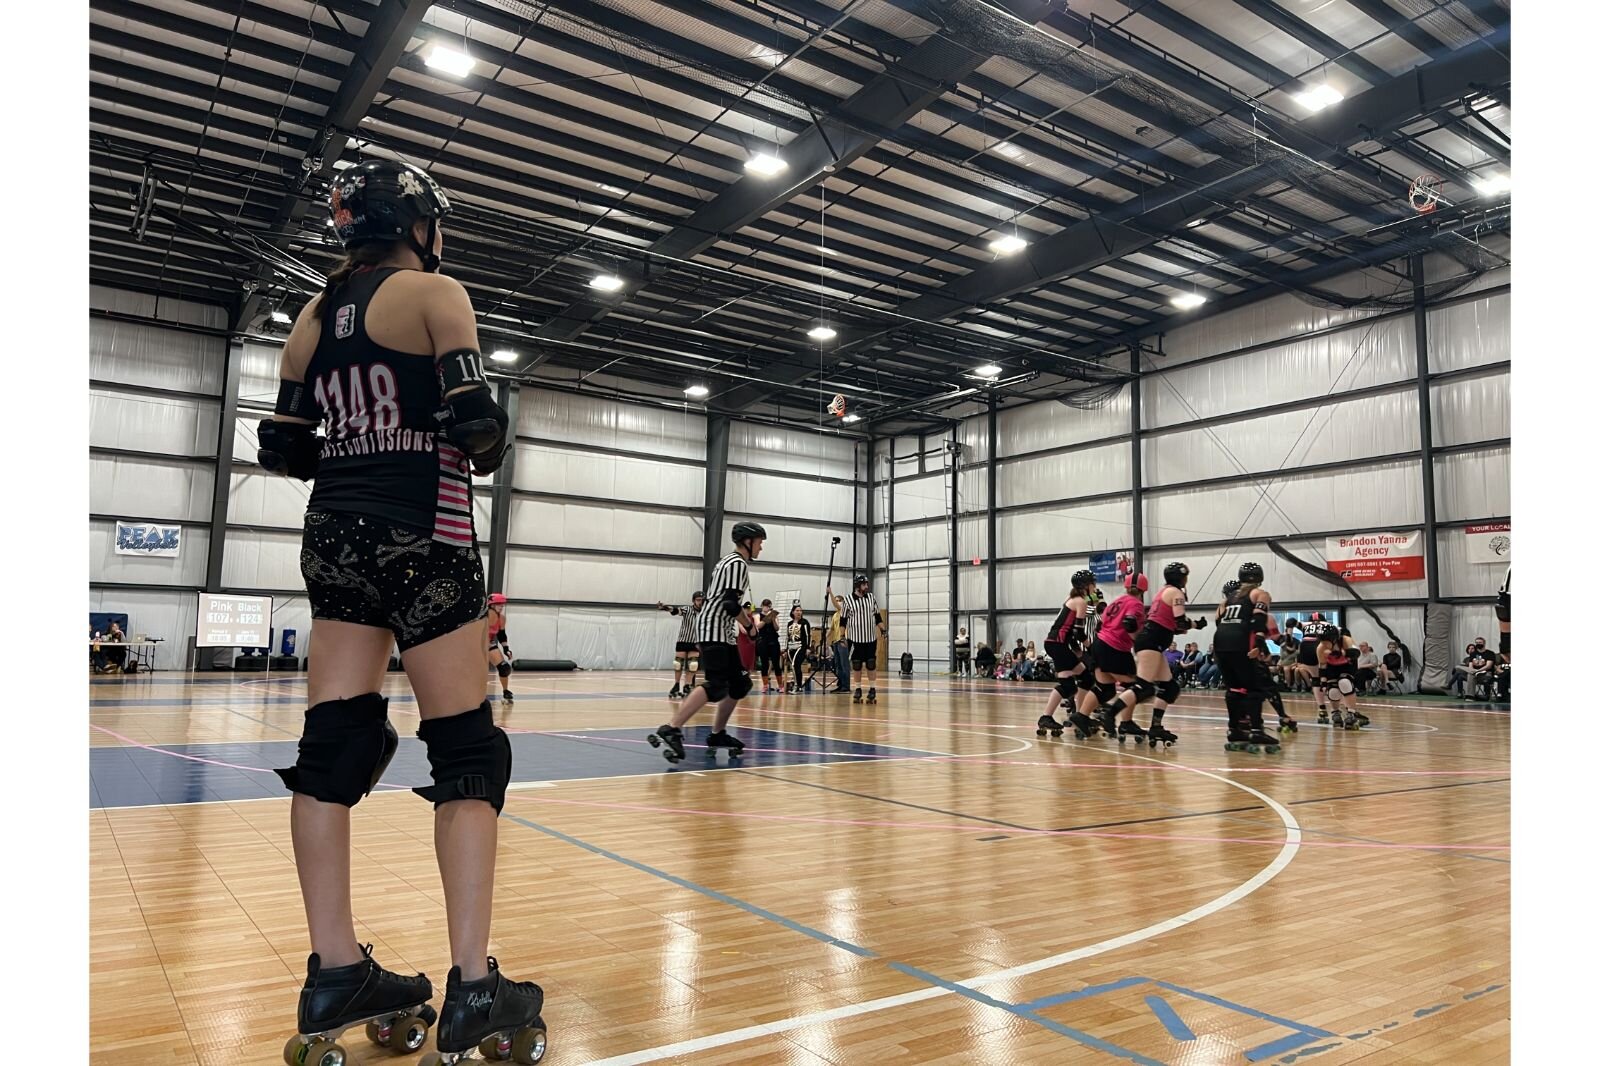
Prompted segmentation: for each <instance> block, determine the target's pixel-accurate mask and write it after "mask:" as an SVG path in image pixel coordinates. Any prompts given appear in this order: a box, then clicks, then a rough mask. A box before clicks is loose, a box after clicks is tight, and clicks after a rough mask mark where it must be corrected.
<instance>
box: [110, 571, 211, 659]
mask: <svg viewBox="0 0 1600 1066" xmlns="http://www.w3.org/2000/svg"><path fill="white" fill-rule="evenodd" d="M197 604H198V600H197V599H196V598H195V594H194V593H193V592H158V591H155V590H150V591H146V590H144V589H95V588H92V589H90V590H89V610H90V611H91V612H98V611H106V612H121V613H123V614H126V615H127V616H128V634H129V636H138V635H139V634H141V633H142V634H144V635H145V636H147V637H160V638H161V639H162V641H163V643H161V644H159V645H157V646H156V653H155V663H156V669H157V670H178V669H183V668H184V667H185V665H186V664H185V663H184V655H185V653H186V652H187V650H188V647H189V638H190V637H192V636H194V633H195V626H194V618H195V610H196V605H197Z"/></svg>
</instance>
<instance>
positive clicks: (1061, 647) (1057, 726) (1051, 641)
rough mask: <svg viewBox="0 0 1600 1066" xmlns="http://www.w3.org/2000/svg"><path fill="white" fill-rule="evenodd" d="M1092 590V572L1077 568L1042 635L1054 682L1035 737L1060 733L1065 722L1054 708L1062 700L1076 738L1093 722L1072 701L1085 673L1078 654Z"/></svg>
mask: <svg viewBox="0 0 1600 1066" xmlns="http://www.w3.org/2000/svg"><path fill="white" fill-rule="evenodd" d="M1094 593H1095V583H1094V572H1093V571H1091V570H1079V571H1078V572H1077V573H1075V574H1073V575H1072V591H1071V592H1070V593H1069V594H1068V596H1067V598H1066V600H1065V601H1063V602H1062V604H1061V610H1060V611H1059V612H1057V614H1056V617H1055V621H1053V622H1051V623H1050V631H1049V633H1047V634H1046V635H1045V638H1044V650H1045V654H1046V655H1048V656H1049V657H1050V661H1051V662H1052V663H1054V664H1055V668H1056V684H1055V687H1054V688H1053V689H1051V690H1050V695H1049V696H1048V697H1047V698H1046V700H1045V705H1044V714H1042V715H1040V716H1039V722H1038V725H1037V726H1036V732H1037V733H1038V735H1039V736H1041V737H1042V736H1044V735H1045V734H1046V733H1048V734H1049V735H1050V736H1052V737H1059V736H1061V734H1062V732H1063V731H1065V729H1066V725H1064V724H1063V723H1061V722H1059V721H1057V720H1056V717H1055V714H1056V710H1057V709H1058V708H1060V707H1061V705H1062V704H1063V703H1065V704H1066V706H1067V710H1068V714H1067V722H1068V724H1071V725H1072V727H1073V731H1074V733H1075V734H1076V735H1077V737H1078V739H1079V740H1082V739H1084V738H1085V736H1086V734H1087V733H1088V732H1089V730H1086V729H1085V728H1084V724H1083V723H1084V722H1088V724H1089V726H1090V727H1091V728H1092V727H1093V725H1094V723H1093V722H1092V721H1089V720H1088V719H1087V718H1086V717H1085V716H1084V715H1081V714H1079V713H1078V711H1077V710H1076V708H1075V707H1074V705H1073V701H1074V700H1075V699H1076V697H1077V693H1078V681H1077V679H1078V678H1079V677H1081V676H1083V674H1084V672H1085V668H1084V664H1083V660H1082V658H1081V653H1082V651H1083V644H1084V640H1085V639H1086V636H1087V633H1086V626H1087V624H1088V617H1089V605H1090V604H1091V603H1092V602H1093V599H1094Z"/></svg>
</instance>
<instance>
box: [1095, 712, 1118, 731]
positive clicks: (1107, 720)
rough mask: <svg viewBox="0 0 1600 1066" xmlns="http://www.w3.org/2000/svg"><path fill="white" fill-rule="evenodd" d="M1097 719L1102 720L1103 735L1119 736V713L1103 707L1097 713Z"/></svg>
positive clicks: (1101, 729)
mask: <svg viewBox="0 0 1600 1066" xmlns="http://www.w3.org/2000/svg"><path fill="white" fill-rule="evenodd" d="M1095 717H1096V718H1098V719H1099V720H1100V731H1101V732H1102V733H1104V734H1105V735H1106V736H1107V737H1114V736H1116V735H1117V712H1115V711H1110V710H1107V709H1105V708H1104V707H1102V708H1100V710H1098V711H1096V712H1095Z"/></svg>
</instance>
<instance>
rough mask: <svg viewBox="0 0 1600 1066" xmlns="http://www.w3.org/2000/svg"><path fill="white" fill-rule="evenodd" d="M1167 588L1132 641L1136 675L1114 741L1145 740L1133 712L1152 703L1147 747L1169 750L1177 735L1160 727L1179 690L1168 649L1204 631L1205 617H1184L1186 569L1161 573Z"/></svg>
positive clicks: (1170, 566)
mask: <svg viewBox="0 0 1600 1066" xmlns="http://www.w3.org/2000/svg"><path fill="white" fill-rule="evenodd" d="M1161 576H1162V578H1163V579H1164V580H1165V581H1166V584H1165V585H1164V586H1162V588H1161V591H1159V592H1157V593H1156V595H1155V598H1154V599H1152V600H1151V601H1150V611H1149V613H1148V615H1147V616H1146V618H1145V623H1144V626H1143V627H1142V628H1141V629H1140V630H1139V634H1138V636H1137V637H1135V638H1134V641H1133V657H1134V663H1135V667H1136V675H1135V677H1134V679H1133V682H1132V683H1131V684H1130V685H1129V686H1128V688H1127V690H1126V691H1124V692H1123V693H1122V695H1121V697H1120V700H1121V702H1122V710H1123V717H1124V723H1123V724H1122V725H1120V726H1119V727H1118V730H1117V740H1118V742H1119V743H1120V742H1121V740H1122V738H1123V737H1124V736H1132V737H1133V738H1134V743H1136V744H1137V743H1138V742H1139V740H1140V739H1141V738H1142V737H1143V736H1144V731H1143V730H1141V729H1140V728H1139V724H1138V723H1137V722H1135V721H1133V709H1134V708H1135V707H1137V706H1138V705H1139V704H1141V703H1144V702H1145V701H1146V700H1149V701H1151V703H1152V709H1151V711H1150V732H1149V737H1150V746H1151V747H1154V746H1155V745H1157V744H1165V745H1167V746H1168V747H1170V746H1171V745H1172V742H1173V741H1175V740H1177V739H1178V735H1177V734H1176V733H1174V732H1172V731H1171V730H1169V729H1167V728H1166V727H1165V726H1164V725H1162V722H1161V720H1162V718H1164V717H1165V716H1166V713H1167V708H1168V707H1170V706H1171V705H1172V704H1173V703H1175V702H1177V699H1178V693H1179V691H1181V686H1180V685H1179V684H1178V682H1177V681H1176V680H1174V679H1173V677H1172V664H1171V663H1169V662H1168V661H1167V649H1168V648H1170V647H1172V641H1173V639H1174V638H1175V637H1176V636H1177V635H1178V634H1179V633H1187V632H1188V631H1189V630H1190V629H1191V628H1192V629H1204V628H1205V627H1206V620H1205V617H1204V616H1201V617H1199V618H1191V617H1190V616H1189V615H1187V614H1185V613H1184V604H1185V603H1186V602H1187V599H1186V597H1185V596H1184V591H1183V587H1184V585H1185V584H1187V583H1188V581H1189V568H1188V567H1187V566H1185V565H1184V564H1183V563H1168V564H1167V566H1166V568H1165V569H1164V570H1163V571H1162V574H1161Z"/></svg>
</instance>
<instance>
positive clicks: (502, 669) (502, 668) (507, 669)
mask: <svg viewBox="0 0 1600 1066" xmlns="http://www.w3.org/2000/svg"><path fill="white" fill-rule="evenodd" d="M494 672H495V673H497V674H499V675H500V676H501V677H502V678H507V677H510V676H511V664H510V663H508V662H506V661H505V660H504V659H502V660H501V661H500V665H499V666H496V667H495V668H494Z"/></svg>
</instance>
